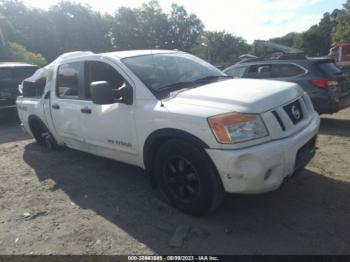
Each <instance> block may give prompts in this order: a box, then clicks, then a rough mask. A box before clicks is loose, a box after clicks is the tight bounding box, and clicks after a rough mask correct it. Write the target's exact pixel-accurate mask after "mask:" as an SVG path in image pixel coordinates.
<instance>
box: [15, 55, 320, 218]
mask: <svg viewBox="0 0 350 262" xmlns="http://www.w3.org/2000/svg"><path fill="white" fill-rule="evenodd" d="M20 89H21V91H22V93H23V96H20V97H18V99H17V107H18V113H19V117H20V119H21V121H22V123H23V126H24V128H25V130H26V131H27V132H28V133H29V134H31V135H32V136H33V137H34V138H35V139H36V141H37V143H39V144H40V145H43V146H47V147H49V148H54V147H56V146H61V145H62V146H67V147H70V148H74V149H77V150H81V151H85V152H89V153H91V154H94V155H99V156H103V157H107V158H111V159H115V160H118V161H121V162H125V163H129V164H132V165H135V166H139V167H141V168H144V169H146V170H147V173H148V174H149V175H150V178H151V181H152V182H153V184H154V185H156V186H158V188H159V189H160V190H161V192H162V193H163V194H164V196H166V197H167V199H168V201H169V202H170V203H171V204H173V205H174V206H175V207H177V208H178V209H180V210H182V211H184V212H186V213H189V214H192V215H204V214H206V213H208V212H209V211H211V210H213V209H214V208H215V207H217V206H218V205H219V204H220V202H221V201H222V200H223V198H224V196H225V192H229V193H249V194H255V193H262V192H267V191H271V190H274V189H276V188H278V187H279V186H280V185H281V183H282V182H283V180H284V179H285V178H286V177H288V176H291V175H292V174H293V173H294V172H295V171H296V170H298V169H301V168H303V167H304V166H305V165H306V164H307V163H308V162H309V161H310V159H311V158H312V157H313V155H314V153H315V143H316V138H317V134H318V129H319V122H320V120H319V116H318V114H317V113H316V112H315V111H314V109H313V106H312V103H311V101H310V99H309V97H308V95H307V94H306V93H305V92H304V91H303V90H302V89H301V88H299V86H298V85H296V84H294V83H287V82H278V81H264V80H248V79H230V78H229V77H227V76H226V75H225V74H224V73H222V72H221V71H219V70H218V69H216V68H215V67H214V66H212V65H210V64H208V63H206V62H204V61H202V60H201V59H199V58H197V57H194V56H192V55H190V54H187V53H183V52H179V51H165V50H147V51H145V50H142V51H122V52H113V53H104V54H94V53H91V52H73V53H68V54H64V55H62V56H60V57H59V58H58V59H56V60H55V61H54V62H53V63H51V64H50V65H48V66H46V67H44V68H42V69H39V70H38V71H37V72H36V73H35V74H34V75H33V76H32V77H31V78H29V79H26V80H25V81H24V82H23V83H22V86H20Z"/></svg>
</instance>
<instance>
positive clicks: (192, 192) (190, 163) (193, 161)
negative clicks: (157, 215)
mask: <svg viewBox="0 0 350 262" xmlns="http://www.w3.org/2000/svg"><path fill="white" fill-rule="evenodd" d="M154 164H155V166H154V167H155V169H154V170H155V175H156V179H157V183H158V186H159V188H160V190H161V191H162V192H163V193H164V195H165V196H166V198H167V199H168V200H169V202H170V203H171V204H172V205H174V206H175V207H176V208H178V209H180V210H181V211H183V212H185V213H187V214H190V215H195V216H202V215H205V214H207V213H209V212H210V211H213V210H214V209H215V208H217V207H218V206H219V205H220V204H221V202H222V201H223V199H224V196H225V191H224V189H223V186H222V182H221V179H220V177H219V175H218V173H217V170H216V168H215V166H214V165H213V163H212V161H211V159H210V158H209V157H208V155H207V154H206V153H205V151H204V150H203V149H201V148H198V147H196V146H195V145H192V144H191V143H188V142H186V141H183V140H179V139H171V140H168V141H166V142H165V143H164V144H163V145H162V146H161V147H160V149H159V150H158V152H157V155H156V158H155V163H154Z"/></svg>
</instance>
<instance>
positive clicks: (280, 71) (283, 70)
mask: <svg viewBox="0 0 350 262" xmlns="http://www.w3.org/2000/svg"><path fill="white" fill-rule="evenodd" d="M272 70H273V77H276V78H278V77H293V76H298V75H302V74H305V72H306V71H305V70H304V69H302V68H301V67H299V66H297V65H293V64H274V65H273V69H272Z"/></svg>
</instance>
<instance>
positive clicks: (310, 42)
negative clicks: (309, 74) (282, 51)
mask: <svg viewBox="0 0 350 262" xmlns="http://www.w3.org/2000/svg"><path fill="white" fill-rule="evenodd" d="M341 12H342V11H341V10H338V9H336V10H334V11H333V12H332V13H325V14H324V15H323V18H322V19H321V21H320V22H319V23H318V24H317V25H313V26H311V27H310V28H309V29H308V30H307V31H305V32H303V33H289V34H287V35H285V36H283V37H279V38H273V39H270V41H272V42H275V43H277V44H283V45H286V46H290V47H295V48H300V49H302V50H304V51H305V53H306V54H308V55H311V56H322V55H327V54H328V51H329V49H330V48H331V45H332V32H333V30H334V28H335V27H336V26H337V20H338V19H337V18H338V16H339V14H340V13H341Z"/></svg>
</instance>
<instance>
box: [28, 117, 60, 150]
mask: <svg viewBox="0 0 350 262" xmlns="http://www.w3.org/2000/svg"><path fill="white" fill-rule="evenodd" d="M30 129H31V131H32V134H33V136H34V139H35V141H36V142H37V143H38V144H39V145H40V146H42V147H44V148H45V149H46V150H48V151H52V150H55V149H57V148H58V144H57V142H56V140H55V138H54V137H53V136H52V134H51V133H50V131H49V130H48V128H47V127H46V126H45V125H44V124H43V123H40V122H39V121H34V122H32V123H31V125H30Z"/></svg>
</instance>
